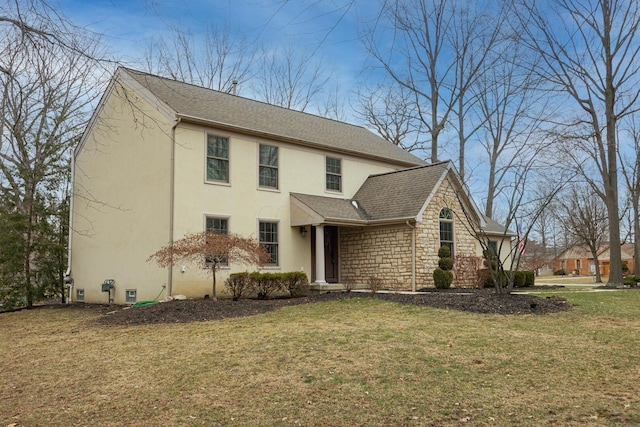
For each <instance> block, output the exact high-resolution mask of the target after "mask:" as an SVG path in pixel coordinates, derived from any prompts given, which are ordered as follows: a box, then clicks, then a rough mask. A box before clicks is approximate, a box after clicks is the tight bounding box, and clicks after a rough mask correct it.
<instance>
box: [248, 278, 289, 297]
mask: <svg viewBox="0 0 640 427" xmlns="http://www.w3.org/2000/svg"><path fill="white" fill-rule="evenodd" d="M278 276H279V275H278V274H274V273H259V272H256V273H251V274H250V277H251V285H252V287H253V289H254V290H255V292H256V293H257V294H258V299H269V297H271V295H272V294H273V293H274V292H276V291H279V290H282V280H281V279H280V278H279V277H278Z"/></svg>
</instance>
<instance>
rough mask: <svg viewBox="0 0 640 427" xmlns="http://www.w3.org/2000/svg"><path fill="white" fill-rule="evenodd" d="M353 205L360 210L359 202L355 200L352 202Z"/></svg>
mask: <svg viewBox="0 0 640 427" xmlns="http://www.w3.org/2000/svg"><path fill="white" fill-rule="evenodd" d="M351 204H352V205H353V207H354V208H356V209H360V206H358V202H356V201H355V200H352V201H351Z"/></svg>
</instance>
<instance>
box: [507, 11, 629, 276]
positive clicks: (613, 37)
mask: <svg viewBox="0 0 640 427" xmlns="http://www.w3.org/2000/svg"><path fill="white" fill-rule="evenodd" d="M516 8H517V9H518V12H517V13H518V16H519V17H520V22H519V25H520V28H522V29H523V37H522V39H521V40H522V42H523V43H524V44H525V45H526V46H527V47H529V48H530V49H532V50H533V51H534V52H536V53H537V54H539V55H540V58H541V61H540V62H539V63H537V64H535V65H536V70H537V72H538V73H539V74H540V75H541V76H543V77H544V78H545V79H546V80H547V81H548V82H549V84H550V85H551V88H550V89H551V90H557V91H561V93H563V94H564V95H566V97H567V99H568V103H567V117H566V128H565V131H564V132H565V133H566V135H568V136H573V137H574V138H572V139H573V140H574V142H576V141H577V142H580V141H583V142H584V143H585V145H584V146H583V148H582V151H587V152H590V151H588V150H591V149H595V150H594V151H593V152H590V153H591V160H592V161H593V162H594V164H595V166H596V169H597V175H596V176H595V177H594V176H592V175H591V176H590V175H589V174H585V178H586V179H588V180H589V182H590V185H591V187H592V190H593V191H594V192H596V193H597V194H598V195H599V196H601V198H602V199H603V200H604V201H605V203H606V205H607V213H608V217H609V242H610V245H611V271H610V275H609V283H610V284H613V285H620V284H622V264H621V248H620V219H619V212H618V211H619V202H618V161H617V155H618V140H617V132H618V122H619V120H621V119H623V118H624V117H625V116H626V115H629V114H631V113H633V112H635V111H637V108H638V105H637V101H638V97H639V95H640V84H639V81H638V80H639V79H638V76H640V73H639V72H640V34H639V33H638V29H639V28H640V3H638V2H637V1H635V0H587V1H585V0H544V1H543V0H540V1H529V0H527V1H521V2H518V3H517V4H516ZM569 102H571V104H569ZM576 149H577V150H578V151H580V146H579V144H578V145H577V146H576Z"/></svg>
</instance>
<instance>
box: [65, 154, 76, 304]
mask: <svg viewBox="0 0 640 427" xmlns="http://www.w3.org/2000/svg"><path fill="white" fill-rule="evenodd" d="M75 173H76V156H75V153H74V154H73V156H72V158H71V188H70V191H69V235H68V236H67V271H66V272H65V273H64V283H65V284H66V285H67V288H68V289H69V296H68V297H67V304H69V303H70V302H71V298H72V296H73V278H71V240H72V235H73V184H74V181H75V177H76V175H75Z"/></svg>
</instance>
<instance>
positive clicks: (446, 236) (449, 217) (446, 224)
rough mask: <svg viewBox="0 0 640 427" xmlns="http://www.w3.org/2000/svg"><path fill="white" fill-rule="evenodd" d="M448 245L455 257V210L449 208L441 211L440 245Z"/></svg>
mask: <svg viewBox="0 0 640 427" xmlns="http://www.w3.org/2000/svg"><path fill="white" fill-rule="evenodd" d="M442 246H448V247H449V250H450V251H451V257H452V258H453V212H451V209H449V208H442V210H441V211H440V247H442Z"/></svg>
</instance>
